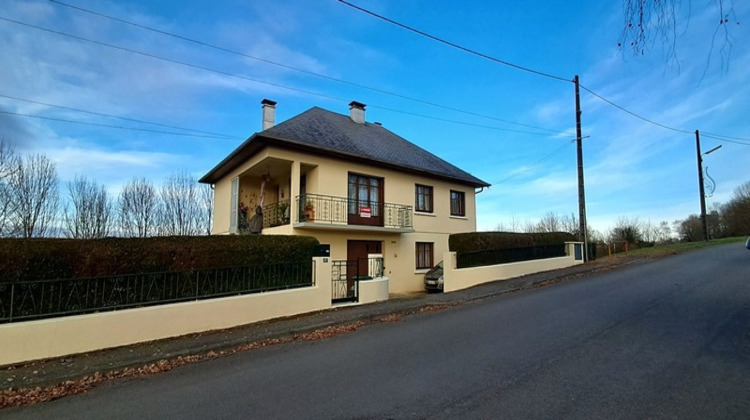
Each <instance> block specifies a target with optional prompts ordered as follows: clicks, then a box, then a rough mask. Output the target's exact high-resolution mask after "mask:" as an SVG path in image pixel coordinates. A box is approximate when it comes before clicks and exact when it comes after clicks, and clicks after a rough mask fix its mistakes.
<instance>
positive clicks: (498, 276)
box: [443, 242, 583, 292]
mask: <svg viewBox="0 0 750 420" xmlns="http://www.w3.org/2000/svg"><path fill="white" fill-rule="evenodd" d="M576 245H578V246H582V243H580V242H566V244H565V253H566V254H567V255H566V256H564V257H558V258H547V259H543V260H531V261H521V262H517V263H509V264H499V265H490V266H484V267H470V268H460V269H459V268H456V253H455V252H446V253H445V254H443V276H444V283H443V291H445V292H454V291H456V290H462V289H467V288H469V287H473V286H476V285H479V284H483V283H489V282H491V281H496V280H505V279H510V278H514V277H519V276H525V275H527V274H533V273H538V272H542V271H549V270H557V269H560V268H566V267H570V266H573V265H577V264H583V260H582V259H580V260H576V259H575V247H576Z"/></svg>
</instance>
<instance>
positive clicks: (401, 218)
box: [297, 194, 413, 229]
mask: <svg viewBox="0 0 750 420" xmlns="http://www.w3.org/2000/svg"><path fill="white" fill-rule="evenodd" d="M297 206H298V207H297V208H298V209H299V213H298V214H297V221H298V222H300V223H303V222H307V223H316V224H328V225H343V226H347V225H362V226H376V227H384V228H389V229H411V228H412V226H413V221H412V207H411V206H406V205H403V204H393V203H376V204H375V205H374V206H372V207H360V206H359V203H357V202H356V200H349V199H348V198H345V197H335V196H330V195H320V194H304V195H301V196H298V197H297Z"/></svg>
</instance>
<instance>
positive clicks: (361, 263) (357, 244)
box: [346, 241, 383, 280]
mask: <svg viewBox="0 0 750 420" xmlns="http://www.w3.org/2000/svg"><path fill="white" fill-rule="evenodd" d="M382 253H383V243H382V242H381V241H347V243H346V259H347V260H348V261H349V263H348V268H347V272H346V278H347V280H350V279H351V280H353V279H354V278H355V277H357V276H359V277H360V278H362V277H365V276H367V275H368V261H367V255H368V254H382Z"/></svg>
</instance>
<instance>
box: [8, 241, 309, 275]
mask: <svg viewBox="0 0 750 420" xmlns="http://www.w3.org/2000/svg"><path fill="white" fill-rule="evenodd" d="M315 245H318V240H317V239H315V238H313V237H308V236H282V235H230V236H189V237H185V236H179V237H177V236H175V237H156V238H105V239H90V240H81V239H9V238H4V239H0V281H23V280H41V279H55V278H74V277H99V276H109V275H120V274H136V273H148V272H160V271H189V270H195V269H206V268H222V267H236V266H252V265H260V264H273V263H284V262H291V261H301V260H309V259H311V258H312V255H313V251H314V248H315Z"/></svg>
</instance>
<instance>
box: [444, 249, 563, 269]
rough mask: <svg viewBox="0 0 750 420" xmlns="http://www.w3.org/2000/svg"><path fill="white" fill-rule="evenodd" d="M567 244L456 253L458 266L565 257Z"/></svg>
mask: <svg viewBox="0 0 750 420" xmlns="http://www.w3.org/2000/svg"><path fill="white" fill-rule="evenodd" d="M565 255H566V254H565V244H561V245H546V246H534V247H525V248H509V249H492V250H487V251H472V252H458V253H456V265H457V266H458V268H468V267H480V266H485V265H495V264H507V263H512V262H519V261H529V260H540V259H544V258H555V257H564V256H565Z"/></svg>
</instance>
